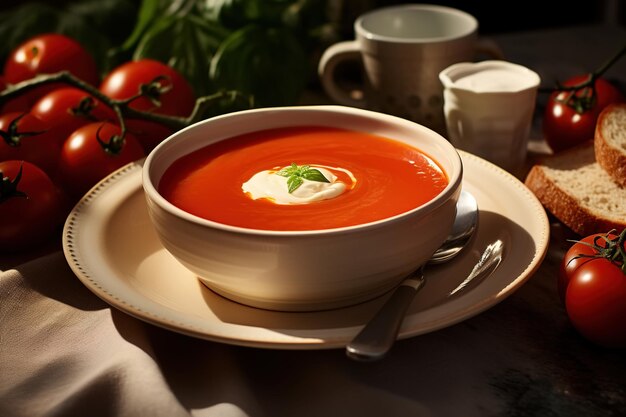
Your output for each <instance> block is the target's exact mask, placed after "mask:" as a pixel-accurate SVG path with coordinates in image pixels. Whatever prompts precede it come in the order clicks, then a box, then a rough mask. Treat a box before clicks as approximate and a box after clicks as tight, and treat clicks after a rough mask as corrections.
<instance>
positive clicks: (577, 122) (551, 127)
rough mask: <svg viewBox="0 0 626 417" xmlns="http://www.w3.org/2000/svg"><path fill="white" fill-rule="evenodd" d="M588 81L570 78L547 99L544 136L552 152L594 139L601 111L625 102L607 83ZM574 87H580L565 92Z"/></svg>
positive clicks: (616, 89) (605, 81)
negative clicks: (613, 104) (611, 105)
mask: <svg viewBox="0 0 626 417" xmlns="http://www.w3.org/2000/svg"><path fill="white" fill-rule="evenodd" d="M590 77H592V74H586V75H579V76H576V77H572V78H570V79H568V80H567V81H565V82H564V83H563V84H562V88H561V89H559V88H557V90H556V91H554V92H552V93H551V94H550V96H549V98H548V103H547V105H546V108H545V112H544V116H543V135H544V138H545V140H546V142H547V143H548V145H549V146H550V148H551V149H552V150H553V151H554V152H559V151H562V150H564V149H567V148H571V147H573V146H575V145H577V144H579V143H583V142H586V141H588V140H590V139H593V136H594V133H595V128H596V121H597V120H598V116H599V114H600V112H601V111H602V109H604V108H605V107H606V106H608V105H609V104H612V103H621V102H624V101H626V99H625V98H624V95H623V94H622V92H621V91H620V90H619V89H618V88H617V87H615V86H614V85H613V84H611V83H610V82H609V81H608V80H606V79H604V78H599V77H598V78H596V77H594V78H593V79H590ZM586 84H588V85H587V86H585V85H586ZM576 86H582V87H581V88H579V89H574V90H568V89H567V88H574V87H576Z"/></svg>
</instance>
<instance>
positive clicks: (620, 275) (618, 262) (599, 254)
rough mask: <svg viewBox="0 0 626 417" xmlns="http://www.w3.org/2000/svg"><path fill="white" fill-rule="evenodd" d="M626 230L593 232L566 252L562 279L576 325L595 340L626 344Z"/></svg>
mask: <svg viewBox="0 0 626 417" xmlns="http://www.w3.org/2000/svg"><path fill="white" fill-rule="evenodd" d="M625 241H626V229H624V231H622V232H621V233H620V234H619V235H618V234H616V233H612V232H610V233H606V234H601V233H598V234H593V235H590V236H586V237H585V238H583V239H582V240H580V241H576V242H575V243H574V244H573V245H572V247H571V248H570V249H569V250H568V251H567V253H566V254H565V256H564V258H563V260H562V263H561V267H560V271H559V279H558V288H559V294H560V296H561V299H562V300H563V301H564V303H565V309H566V311H567V315H568V317H569V319H570V322H571V323H572V325H573V326H574V327H575V328H576V329H577V330H578V331H579V332H580V333H581V334H582V335H583V336H584V337H586V338H587V339H589V340H591V341H592V342H594V343H596V344H599V345H602V346H606V347H612V348H623V347H626V326H625V325H624V323H626V263H625V262H626V248H625Z"/></svg>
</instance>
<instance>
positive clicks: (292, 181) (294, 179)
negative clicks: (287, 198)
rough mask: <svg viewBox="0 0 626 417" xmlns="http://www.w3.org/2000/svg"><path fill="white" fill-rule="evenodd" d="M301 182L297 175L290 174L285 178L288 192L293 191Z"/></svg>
mask: <svg viewBox="0 0 626 417" xmlns="http://www.w3.org/2000/svg"><path fill="white" fill-rule="evenodd" d="M303 182H304V180H303V179H302V178H301V177H299V176H297V175H292V176H290V177H289V178H287V188H288V191H289V194H291V193H293V192H294V191H295V190H296V189H297V188H298V187H299V186H301V185H302V183H303Z"/></svg>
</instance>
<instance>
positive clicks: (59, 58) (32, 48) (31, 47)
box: [4, 33, 100, 85]
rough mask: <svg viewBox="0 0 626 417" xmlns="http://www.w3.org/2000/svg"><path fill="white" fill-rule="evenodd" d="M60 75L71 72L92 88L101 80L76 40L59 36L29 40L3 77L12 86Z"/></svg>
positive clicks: (12, 58) (10, 60) (13, 56)
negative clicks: (40, 75)
mask: <svg viewBox="0 0 626 417" xmlns="http://www.w3.org/2000/svg"><path fill="white" fill-rule="evenodd" d="M59 71H69V72H70V73H71V74H73V75H74V76H76V77H78V78H80V79H81V80H83V81H85V82H87V83H89V84H91V85H97V84H98V81H99V79H100V77H99V74H98V67H97V66H96V62H95V60H94V58H93V57H92V56H91V54H90V53H89V51H87V50H86V49H85V48H84V47H83V46H82V45H81V44H80V43H78V42H77V41H76V40H74V39H72V38H70V37H68V36H65V35H61V34H58V33H46V34H42V35H37V36H34V37H32V38H30V39H28V40H27V41H25V42H23V43H22V44H21V45H19V46H18V47H17V48H15V49H14V50H13V51H12V52H11V54H10V55H9V57H8V58H7V60H6V62H5V65H4V76H5V78H6V81H7V82H8V83H9V84H15V83H18V82H20V81H25V80H28V79H30V78H33V77H34V76H36V75H38V74H52V73H55V72H59Z"/></svg>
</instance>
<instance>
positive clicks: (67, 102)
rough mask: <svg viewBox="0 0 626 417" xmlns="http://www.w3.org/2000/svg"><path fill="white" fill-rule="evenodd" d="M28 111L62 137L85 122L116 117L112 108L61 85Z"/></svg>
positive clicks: (110, 119) (109, 119)
mask: <svg viewBox="0 0 626 417" xmlns="http://www.w3.org/2000/svg"><path fill="white" fill-rule="evenodd" d="M30 112H31V114H33V115H35V116H37V117H38V118H39V119H41V120H43V121H44V122H46V123H47V124H48V125H49V126H51V127H52V128H54V129H56V130H57V131H58V132H60V133H59V134H60V135H62V136H63V137H64V139H65V138H67V137H68V136H69V135H70V134H71V133H72V132H74V131H75V130H76V129H78V128H79V127H81V126H84V125H86V124H89V123H93V122H94V121H105V120H106V121H115V120H116V119H117V116H116V114H115V112H114V111H113V109H111V108H110V107H108V106H107V105H105V104H103V103H102V102H101V101H99V100H97V99H95V98H94V97H92V96H91V95H89V94H88V93H86V92H84V91H82V90H80V89H78V88H74V87H62V88H58V89H56V90H54V91H52V92H50V93H48V94H46V95H45V96H43V97H42V98H41V99H39V100H38V101H37V102H36V103H35V104H34V105H33V108H32V109H31V111H30Z"/></svg>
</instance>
